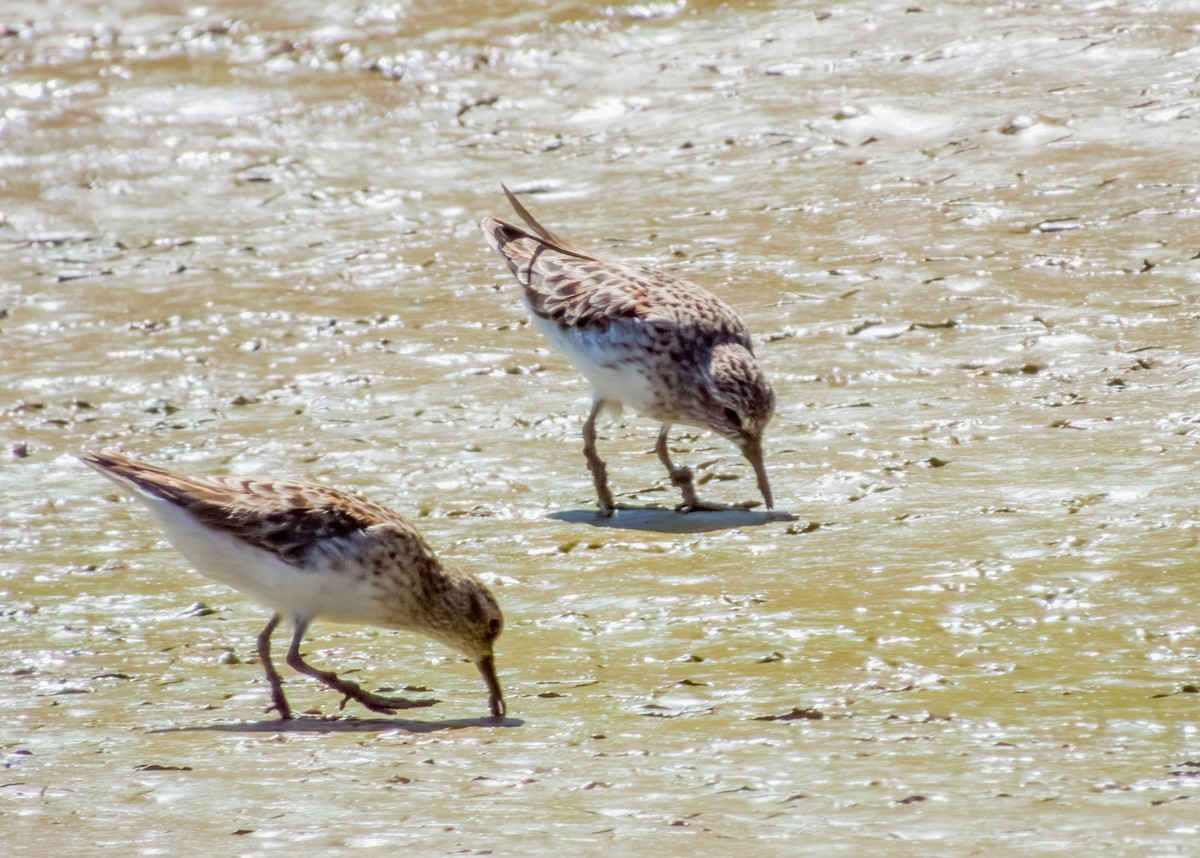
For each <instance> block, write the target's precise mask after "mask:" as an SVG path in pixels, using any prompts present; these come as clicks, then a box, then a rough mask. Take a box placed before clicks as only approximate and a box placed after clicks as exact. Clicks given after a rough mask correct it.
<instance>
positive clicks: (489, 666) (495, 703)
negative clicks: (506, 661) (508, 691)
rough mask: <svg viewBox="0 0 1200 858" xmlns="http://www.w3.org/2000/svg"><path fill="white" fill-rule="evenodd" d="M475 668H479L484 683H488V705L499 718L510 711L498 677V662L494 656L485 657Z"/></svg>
mask: <svg viewBox="0 0 1200 858" xmlns="http://www.w3.org/2000/svg"><path fill="white" fill-rule="evenodd" d="M475 666H476V667H478V668H479V673H480V674H481V675H482V676H483V681H484V682H486V683H487V687H488V704H489V705H490V706H491V709H492V714H493V715H495V716H496V717H497V718H499V717H501V716H502V715H504V713H505V712H507V711H508V706H506V705H505V703H504V692H503V691H501V690H500V680H499V679H498V678H497V677H496V661H495V659H494V658H493V657H492V656H490V655H485V656H484V657H483V658H481V659H479V661H477V662H475Z"/></svg>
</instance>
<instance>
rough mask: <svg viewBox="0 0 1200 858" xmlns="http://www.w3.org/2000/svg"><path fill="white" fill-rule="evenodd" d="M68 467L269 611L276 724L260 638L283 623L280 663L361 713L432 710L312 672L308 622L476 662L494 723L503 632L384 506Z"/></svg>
mask: <svg viewBox="0 0 1200 858" xmlns="http://www.w3.org/2000/svg"><path fill="white" fill-rule="evenodd" d="M79 458H80V459H81V460H82V461H83V462H84V463H86V464H88V465H90V466H91V467H92V468H94V469H95V470H96V471H98V472H99V473H101V474H103V475H104V476H105V477H107V478H108V479H110V480H112V481H113V482H114V483H116V484H117V485H119V486H121V487H122V488H124V489H126V490H128V491H131V492H132V493H133V494H134V495H135V496H136V497H137V498H138V500H140V501H141V502H142V503H143V504H145V506H146V507H147V509H149V511H150V512H151V513H152V514H153V515H154V517H155V519H157V520H158V523H159V525H160V526H161V527H162V529H163V532H164V533H165V534H166V536H167V539H168V540H169V541H170V542H171V544H172V545H174V546H175V548H176V549H178V550H179V552H180V553H181V554H183V556H184V557H185V558H187V560H188V561H189V562H190V563H191V564H192V565H193V566H194V567H195V568H196V571H198V572H200V573H201V574H203V575H205V576H206V577H209V578H212V579H213V580H216V581H219V582H221V583H223V584H228V585H229V586H230V587H233V588H234V589H236V590H239V591H241V592H243V593H245V594H246V595H248V596H250V597H251V598H253V599H254V600H256V601H258V602H259V603H261V604H263V605H265V606H267V607H268V608H270V609H271V610H273V611H274V612H275V613H274V615H273V616H272V618H271V621H270V622H269V623H268V624H267V627H266V628H265V629H263V632H262V634H260V635H259V638H258V651H259V655H260V656H261V658H262V661H263V668H264V670H265V671H266V675H267V681H268V682H269V683H270V684H271V693H272V702H273V708H275V709H276V710H278V712H279V714H280V715H281V716H282V717H284V718H289V717H291V709H290V707H289V706H288V703H287V699H286V697H285V696H284V693H283V686H282V680H281V679H280V677H279V674H278V672H277V671H276V670H275V668H274V665H273V664H272V662H271V658H270V638H271V633H272V632H273V631H274V630H275V627H276V626H277V625H278V624H279V622H280V621H281V620H282V619H283V618H284V617H285V616H286V617H287V618H288V619H290V620H291V621H292V624H293V635H292V643H291V647H290V649H289V652H288V657H287V660H288V664H289V665H291V666H292V667H293V668H295V669H296V670H298V671H299V672H301V673H305V674H307V675H309V676H313V677H315V678H317V679H319V680H321V681H322V682H324V683H325V684H326V685H329V686H330V687H331V688H334V689H335V690H337V691H339V692H341V693H342V694H344V695H345V699H354V700H357V701H358V702H359V703H361V704H363V705H364V706H366V707H367V708H368V709H371V710H372V711H376V712H391V711H392V710H394V709H402V708H409V707H412V706H428V705H432V704H433V703H436V702H437V701H434V700H422V701H410V700H406V699H404V698H398V697H384V696H381V695H378V694H374V693H372V692H369V691H366V690H364V689H362V688H361V687H360V686H358V685H357V684H356V683H354V682H351V681H350V680H346V679H342V678H341V677H339V676H337V675H336V674H335V673H332V672H329V671H323V670H319V669H317V668H314V667H312V666H311V665H309V664H308V663H307V662H305V661H304V658H303V656H302V655H301V654H300V651H299V647H300V642H301V640H302V639H303V637H304V634H305V632H306V631H307V629H308V626H309V624H310V623H311V622H312V621H313V620H315V619H318V618H322V619H328V620H332V621H335V622H343V623H358V624H363V625H372V626H380V627H383V628H391V629H404V630H409V631H415V632H420V633H421V634H424V635H427V636H428V637H431V638H433V639H434V640H437V641H440V642H442V643H444V644H446V645H447V646H449V647H451V648H453V649H455V650H457V651H458V652H460V653H462V654H463V655H465V656H466V657H467V658H469V659H471V661H473V662H474V663H475V664H476V666H477V667H478V668H479V671H480V673H481V675H482V676H483V678H484V681H485V682H486V683H487V686H488V692H489V700H490V706H491V711H492V714H493V715H502V714H503V713H504V710H505V706H504V697H503V694H502V693H501V690H500V684H499V681H498V679H497V677H496V670H495V663H494V660H493V645H494V643H495V641H496V638H497V637H498V636H499V635H500V632H501V630H502V629H503V627H504V618H503V616H502V614H501V612H500V607H499V605H497V604H496V600H495V598H494V597H493V596H492V594H491V592H490V591H489V590H488V589H487V587H486V586H484V584H483V583H482V582H480V581H479V580H478V579H476V578H475V577H474V576H472V575H470V574H468V573H466V572H463V571H461V570H459V569H456V568H454V567H453V566H449V565H446V564H443V563H442V562H441V561H440V560H438V558H437V556H436V555H435V554H434V553H433V550H432V549H431V548H430V547H429V545H428V544H427V543H426V542H425V540H424V539H423V538H422V537H421V535H420V533H418V532H417V530H416V529H415V528H414V527H413V526H412V525H411V524H409V523H408V522H407V521H406V520H405V519H404V518H403V517H401V516H400V515H398V514H396V513H394V512H392V511H391V510H389V509H388V508H387V507H384V506H381V505H379V504H377V503H374V502H372V501H369V500H367V499H365V498H362V497H359V496H357V495H352V494H348V493H346V492H342V491H338V490H337V489H333V488H329V487H327V486H320V485H315V484H312V483H300V482H292V481H288V480H273V479H267V478H259V477H234V476H202V477H191V476H184V475H182V474H177V473H174V472H172V471H168V470H166V469H165V468H159V467H156V466H154V465H149V464H146V463H144V462H140V461H138V460H137V459H134V458H131V457H129V456H126V455H123V454H121V453H115V452H110V451H105V452H102V453H85V454H83V455H81V456H80V457H79ZM345 699H344V700H343V701H342V704H343V705H345Z"/></svg>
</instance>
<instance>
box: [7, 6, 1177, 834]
mask: <svg viewBox="0 0 1200 858" xmlns="http://www.w3.org/2000/svg"><path fill="white" fill-rule="evenodd" d="M1194 12H1195V10H1194V9H1189V8H1188V7H1186V6H1180V7H1172V8H1170V9H1166V8H1154V7H1150V6H1118V7H1098V6H1095V5H1094V4H1055V5H1054V6H1049V5H1040V4H1015V3H1014V4H1007V5H1002V6H994V7H981V6H979V5H977V4H971V3H950V4H937V5H936V6H934V5H933V4H896V5H882V6H880V5H879V4H855V3H852V4H790V3H789V4H783V3H780V4H757V5H755V6H748V5H742V4H734V5H722V4H715V3H691V4H683V3H658V4H656V3H651V4H630V5H613V6H605V7H597V6H592V5H590V4H579V3H551V4H546V5H543V6H540V7H538V8H537V9H530V8H528V7H527V5H526V4H508V5H505V4H500V5H497V4H489V5H487V6H483V5H477V4H457V5H455V6H454V7H453V8H451V9H445V8H442V7H441V5H440V4H422V3H413V4H403V5H384V4H366V5H355V6H348V5H339V4H334V5H329V4H288V5H286V6H284V5H278V4H274V5H272V4H268V5H265V6H260V7H257V8H256V9H255V10H254V11H252V12H247V11H245V10H244V9H241V8H238V9H234V8H233V7H225V6H223V5H221V4H217V5H212V6H208V7H204V8H203V9H200V8H197V9H195V10H193V11H188V12H184V13H180V12H179V10H177V9H176V8H174V7H170V8H168V7H165V6H161V5H158V4H155V3H128V4H125V3H118V4H106V5H104V6H100V5H90V6H88V5H83V6H72V7H71V8H67V7H59V6H45V5H44V4H20V3H18V4H17V5H16V6H15V7H14V8H13V9H12V10H11V11H10V12H8V13H7V14H6V16H5V18H4V20H2V21H0V103H3V105H4V110H3V115H2V118H0V121H2V123H3V125H2V126H0V190H2V192H3V193H2V201H0V259H2V260H3V272H2V273H0V299H2V300H0V310H2V311H3V314H4V317H3V318H2V319H0V331H2V334H0V426H3V438H4V441H5V446H6V450H5V455H4V460H3V461H2V462H0V481H2V482H3V486H4V489H3V491H0V542H2V543H3V545H2V547H0V675H3V676H5V677H6V681H5V682H4V683H0V711H2V712H3V714H4V716H5V723H6V724H7V725H8V726H7V727H6V729H5V730H4V731H3V739H2V742H3V750H4V752H5V758H6V769H5V777H4V778H3V781H2V782H0V831H2V832H3V833H4V835H5V840H6V842H7V843H8V844H10V845H13V846H12V848H14V849H15V850H16V851H15V852H14V854H30V855H32V854H44V853H45V852H46V850H50V851H55V850H58V851H65V850H66V849H71V850H72V851H73V852H75V853H78V854H102V853H106V852H118V853H121V854H151V853H155V852H162V851H166V852H169V853H171V854H201V853H202V854H206V855H212V854H238V855H260V854H263V855H265V854H279V853H281V852H282V851H287V852H288V853H289V854H297V853H299V854H318V853H321V852H323V851H327V850H329V849H333V848H379V847H384V848H387V847H403V848H407V849H417V850H419V851H420V852H421V853H422V854H446V853H459V852H464V851H466V852H484V851H489V852H490V853H491V854H497V855H536V854H561V853H562V851H563V849H564V844H569V846H568V847H567V848H570V849H572V850H573V851H576V852H579V853H580V854H594V853H598V852H600V851H602V850H604V851H608V850H611V849H612V848H613V846H614V845H616V846H618V847H621V846H624V847H626V848H636V849H637V850H638V851H650V850H658V851H665V852H668V853H673V852H681V851H684V850H687V851H688V852H690V853H695V854H714V855H715V854H728V850H729V848H730V846H731V844H732V845H740V846H744V847H749V846H750V845H751V844H752V845H753V847H754V848H755V849H757V850H759V851H760V852H761V853H763V854H789V855H790V854H797V853H806V852H807V853H811V854H822V855H828V854H840V853H849V852H851V851H855V852H857V851H861V850H862V849H863V848H869V847H871V846H875V845H878V844H879V843H887V848H888V850H889V852H894V853H895V854H914V855H915V854H930V853H931V852H934V853H942V852H944V853H946V854H963V853H968V852H981V853H987V852H990V851H998V850H1001V849H1004V850H1007V849H1012V848H1014V847H1016V848H1020V849H1022V850H1025V851H1029V852H1032V853H1036V854H1041V853H1045V854H1049V853H1052V852H1056V851H1060V850H1062V849H1067V848H1091V849H1093V850H1099V851H1103V852H1104V853H1105V854H1130V855H1134V854H1138V855H1140V854H1149V853H1152V854H1175V853H1181V854H1186V853H1187V852H1188V850H1190V849H1191V848H1193V847H1192V843H1193V842H1194V840H1195V836H1196V823H1195V821H1194V817H1195V813H1194V804H1195V802H1196V800H1197V795H1196V789H1195V786H1194V784H1195V781H1196V778H1197V777H1200V775H1198V774H1197V772H1200V766H1198V763H1197V761H1198V760H1200V746H1198V741H1197V734H1196V730H1197V723H1198V720H1200V719H1198V718H1197V705H1198V704H1200V695H1198V694H1197V691H1196V689H1197V687H1198V685H1197V684H1198V683H1200V668H1198V662H1197V624H1196V620H1195V611H1194V605H1195V603H1196V598H1197V595H1198V593H1197V588H1198V587H1200V583H1198V581H1197V572H1196V570H1197V551H1196V520H1197V506H1196V501H1195V497H1196V496H1197V492H1196V490H1195V489H1196V484H1197V480H1196V478H1195V476H1194V474H1195V473H1196V467H1195V463H1196V459H1197V455H1196V454H1197V421H1198V419H1200V413H1198V410H1197V401H1198V400H1197V390H1196V386H1197V381H1196V369H1197V365H1198V363H1200V356H1198V353H1197V348H1196V346H1195V343H1196V342H1198V341H1200V339H1198V337H1197V334H1198V333H1200V332H1198V330H1197V319H1198V318H1200V314H1198V309H1200V308H1198V307H1197V299H1196V295H1197V294H1198V291H1197V280H1198V278H1200V259H1198V258H1197V254H1200V247H1197V246H1196V238H1195V236H1196V230H1195V220H1196V217H1197V212H1198V211H1200V205H1198V203H1197V199H1198V184H1200V183H1198V181H1197V174H1196V171H1195V168H1194V165H1195V155H1194V153H1195V147H1196V141H1197V137H1196V133H1197V132H1196V112H1197V108H1198V106H1200V97H1198V96H1197V92H1196V82H1195V66H1196V63H1195V60H1196V57H1197V54H1198V51H1200V35H1198V33H1197V30H1196V27H1195V15H1194ZM500 181H504V182H506V183H507V184H509V186H510V187H513V188H515V189H518V190H522V191H525V192H527V193H525V194H524V195H523V197H522V198H523V199H524V200H525V201H526V202H527V204H528V205H529V206H530V207H531V209H533V210H534V211H535V212H536V213H537V215H538V217H539V218H541V219H542V220H543V221H544V222H545V223H546V224H547V225H548V226H550V227H551V228H553V229H554V230H556V231H558V232H560V233H561V234H563V235H564V236H567V237H569V238H571V239H572V240H573V241H575V242H576V243H578V244H579V245H581V246H583V247H585V248H587V249H589V250H592V251H594V252H597V253H601V254H603V255H606V256H611V257H617V258H629V259H634V260H637V261H640V262H645V263H648V264H653V265H657V266H661V267H663V268H665V269H667V270H670V271H672V272H674V273H676V274H678V275H680V276H684V277H688V278H690V279H693V280H695V281H697V282H699V283H701V284H702V285H704V286H706V287H707V288H710V289H711V290H712V291H714V292H715V293H717V294H718V295H720V296H721V297H722V298H723V299H725V300H726V301H728V302H729V303H730V304H732V305H733V306H735V307H736V308H737V309H738V310H739V311H740V312H741V313H742V315H743V316H744V318H745V319H746V321H747V324H748V325H749V327H750V329H751V330H752V332H753V333H754V335H755V349H756V353H757V354H758V356H759V358H760V360H761V361H762V362H763V364H764V366H765V367H766V369H767V371H768V373H769V374H770V376H771V379H772V381H773V383H774V386H775V389H776V394H777V397H778V400H779V407H778V410H777V413H776V417H775V420H774V422H773V423H772V426H771V428H770V430H769V431H768V435H767V442H766V446H767V466H768V469H769V471H770V474H771V479H772V486H773V488H774V489H775V493H776V497H777V506H778V507H779V508H780V510H781V511H782V512H785V513H787V514H788V515H789V516H791V519H790V520H788V519H785V518H783V517H780V518H778V519H776V518H766V517H764V518H758V517H756V516H755V514H754V513H753V512H750V513H738V514H736V515H723V514H702V516H701V517H683V518H680V517H677V516H675V515H674V514H673V513H669V512H666V511H663V510H665V509H669V507H671V506H672V505H673V504H674V502H675V496H674V494H673V491H672V489H671V486H670V485H669V483H667V481H666V479H665V476H664V474H663V473H662V470H661V466H660V465H659V463H658V460H657V457H656V456H655V455H654V451H653V444H654V437H655V431H656V427H655V426H654V424H653V423H652V422H650V421H647V420H645V419H640V418H637V417H636V416H633V415H626V417H625V419H623V420H622V421H619V422H611V423H606V424H604V425H603V426H602V428H601V439H600V447H601V451H602V453H603V454H604V455H605V457H606V458H607V459H608V461H609V467H610V479H611V480H612V483H613V487H614V490H615V491H616V492H617V494H618V496H619V497H618V499H619V500H622V501H624V502H626V503H630V504H633V505H635V506H641V507H644V509H643V510H641V511H638V512H634V513H631V514H629V515H624V516H623V515H622V514H620V513H618V515H617V516H616V517H615V518H614V519H613V520H611V521H608V522H603V521H599V520H597V519H595V518H594V517H593V516H592V514H591V513H592V509H593V503H594V497H593V494H592V486H591V480H590V478H589V477H588V474H587V471H586V468H585V466H584V462H583V459H582V456H581V455H580V453H579V446H580V440H579V431H580V425H581V423H582V421H583V418H584V417H585V416H586V411H587V406H588V394H587V388H586V385H585V384H584V382H583V381H582V380H581V379H580V378H579V377H578V376H577V374H576V373H575V371H574V370H573V369H572V368H571V367H570V366H569V365H568V364H567V363H566V362H565V361H564V360H563V359H561V358H560V357H559V356H557V355H556V354H555V353H553V352H551V351H549V350H548V349H547V347H546V344H545V343H544V342H543V341H542V340H541V339H540V338H539V336H538V335H537V333H536V331H534V330H532V329H531V327H530V326H529V325H528V324H527V323H526V321H525V319H524V310H523V308H522V307H521V304H520V299H519V296H518V294H517V289H516V286H515V284H512V283H511V278H509V275H508V272H507V271H505V270H504V269H503V266H502V263H499V262H498V261H497V260H496V259H494V258H492V257H491V256H489V255H488V252H487V249H486V247H485V246H484V245H483V242H482V240H481V239H480V236H479V233H478V228H477V226H476V223H477V221H478V219H479V218H480V217H482V216H484V215H489V214H490V215H500V216H507V215H508V213H507V212H506V210H505V208H504V206H505V203H504V200H503V197H502V194H501V193H500V191H499V182H500ZM109 444H113V445H122V446H124V447H125V448H126V449H128V450H130V451H132V452H135V453H139V454H142V455H145V456H147V457H152V458H154V459H155V460H156V461H159V462H161V463H163V464H167V465H168V466H170V467H174V468H177V469H179V470H186V471H192V472H197V473H204V472H216V471H226V472H230V473H269V474H272V475H277V476H287V477H296V478H302V479H308V480H315V481H319V482H323V483H329V484H332V485H337V486H341V487H348V488H355V489H359V490H361V491H363V492H364V493H366V494H368V495H370V496H371V497H377V498H378V499H379V500H381V501H383V502H385V503H387V504H388V505H389V506H392V507H394V508H395V509H397V510H398V511H400V512H402V513H404V514H405V515H408V516H410V517H412V518H413V519H414V520H416V521H417V523H418V524H419V526H420V527H421V529H422V531H423V532H425V534H426V535H427V536H428V538H429V539H430V541H431V543H433V544H434V545H435V546H436V547H437V548H438V549H439V551H441V552H442V553H443V554H444V555H446V556H447V557H448V559H452V560H454V561H456V562H459V563H461V564H462V565H463V566H465V567H467V568H470V569H472V570H473V571H476V572H478V573H479V574H481V575H484V576H485V577H486V579H487V580H488V581H490V582H491V584H492V586H493V589H494V590H495V591H496V592H497V596H498V598H499V599H500V601H501V604H502V605H503V607H504V610H505V614H506V617H507V619H508V622H509V626H508V629H507V631H506V632H505V636H504V638H503V639H502V646H501V649H500V652H499V653H498V655H497V659H498V664H499V666H500V671H501V678H502V681H503V682H504V684H505V688H506V691H507V692H508V696H509V718H508V719H507V720H505V721H504V722H502V723H499V724H497V723H492V722H490V721H488V720H487V719H485V718H484V717H483V716H484V715H485V714H486V712H485V711H483V709H482V707H481V706H480V705H479V700H478V688H477V683H478V678H477V676H476V675H475V673H474V668H473V667H472V666H471V665H469V664H465V663H459V662H456V661H455V660H454V659H453V658H452V657H449V656H447V655H446V653H445V652H444V651H442V650H441V649H439V648H437V647H436V645H429V646H427V645H426V644H424V643H423V642H421V641H419V640H417V639H416V638H414V637H409V636H404V635H398V634H391V633H387V632H382V631H377V630H370V629H360V628H355V627H344V626H333V625H321V624H319V623H318V624H317V625H316V627H315V628H314V630H313V632H312V633H311V635H310V638H309V641H308V644H307V647H306V651H307V652H308V653H309V654H310V655H311V656H312V657H313V658H314V660H316V661H319V662H321V663H329V664H337V665H338V666H339V668H343V667H344V668H345V669H347V670H348V671H349V673H348V675H350V676H353V677H354V678H355V680H356V681H360V682H363V683H364V684H367V685H369V686H370V687H372V688H404V687H407V686H412V687H417V688H428V689H430V690H431V693H433V694H434V696H437V697H439V698H440V699H441V700H442V701H443V702H442V703H441V704H439V705H438V706H437V707H435V708H434V709H430V710H428V711H427V712H425V711H422V712H421V713H420V714H419V715H413V714H412V713H408V714H405V713H401V714H402V715H403V716H404V717H400V716H397V717H396V718H377V717H375V716H373V715H372V714H371V713H368V712H365V711H362V710H359V711H355V710H353V709H352V708H351V707H349V706H348V707H347V709H346V710H345V711H339V710H338V708H337V704H338V701H337V700H336V699H333V698H334V697H335V695H333V694H331V693H330V692H327V691H325V690H323V689H321V688H319V687H317V686H316V685H315V683H310V682H308V681H307V680H305V679H303V678H302V677H299V676H288V677H286V681H287V683H288V692H289V697H290V698H291V699H292V700H293V701H294V703H295V704H296V706H297V709H298V710H302V711H304V713H305V714H304V715H303V716H302V717H300V718H298V719H297V720H296V721H295V722H294V723H289V724H286V725H283V724H279V723H278V722H276V721H274V720H272V719H271V718H270V717H269V716H267V715H265V714H264V713H263V712H262V709H263V698H264V694H265V687H264V685H263V683H262V679H261V670H260V667H259V666H258V665H257V664H256V663H255V655H254V636H255V635H256V634H257V631H258V629H259V628H260V627H261V625H262V622H263V617H262V615H261V612H260V611H259V609H258V608H256V607H255V606H253V605H251V604H250V603H249V602H247V601H246V600H244V599H242V598H241V597H240V596H238V595H237V594H236V593H233V592H232V591H228V590H225V589H222V588H221V587H219V586H217V585H213V584H209V583H208V582H206V581H205V580H204V579H202V578H200V577H199V576H197V575H195V574H194V573H192V572H191V571H189V570H188V569H187V568H186V566H185V565H184V563H183V562H182V561H181V560H180V558H179V557H178V556H177V555H175V554H174V553H173V552H172V551H171V550H170V549H169V547H168V546H166V545H165V544H163V543H162V542H161V541H160V540H159V539H158V537H157V535H156V532H155V531H154V529H153V527H152V525H151V524H150V522H148V521H147V520H146V519H145V517H144V516H142V515H141V514H140V512H139V510H138V509H136V508H135V507H133V506H132V505H131V504H129V503H126V502H124V501H121V500H119V499H118V497H117V495H116V493H115V492H113V491H111V490H110V489H109V487H108V486H107V485H105V484H103V482H102V481H100V480H98V479H94V478H93V477H92V476H91V475H90V474H89V473H87V472H85V469H83V468H82V467H81V466H79V465H78V463H77V462H75V460H74V459H73V458H72V457H71V454H73V453H74V452H76V451H77V450H79V449H81V448H84V447H99V446H104V445H109ZM672 456H673V458H675V459H676V460H677V461H679V462H681V463H686V464H688V465H690V466H691V467H693V468H694V469H696V471H697V473H698V475H699V478H700V480H701V481H702V486H701V488H702V489H703V492H704V494H705V496H706V497H708V496H711V497H714V498H715V499H720V500H726V501H730V502H736V501H742V500H748V499H751V498H753V497H754V496H755V494H756V493H755V488H754V478H753V474H752V473H750V472H749V470H748V468H747V467H746V466H745V463H744V462H743V461H742V460H741V458H740V456H739V455H738V453H737V451H736V450H735V449H733V448H732V447H731V446H730V445H728V444H727V443H726V442H724V441H722V440H721V439H719V438H716V437H714V436H711V435H707V434H701V433H695V434H689V433H686V432H679V433H677V434H676V435H675V436H674V438H673V443H672ZM656 508H657V509H656Z"/></svg>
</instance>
